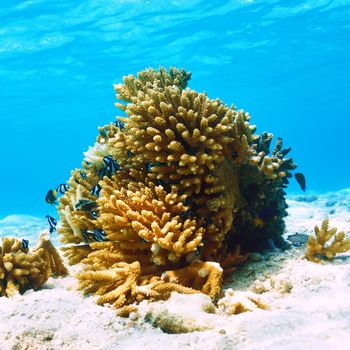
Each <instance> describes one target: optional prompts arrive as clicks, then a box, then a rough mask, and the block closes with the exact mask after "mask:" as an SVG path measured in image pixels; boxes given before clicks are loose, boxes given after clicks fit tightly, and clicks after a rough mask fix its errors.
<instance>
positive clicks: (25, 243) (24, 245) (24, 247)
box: [22, 239, 29, 249]
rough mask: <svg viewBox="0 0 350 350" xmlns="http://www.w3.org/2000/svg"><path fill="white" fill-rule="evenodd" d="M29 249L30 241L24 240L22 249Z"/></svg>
mask: <svg viewBox="0 0 350 350" xmlns="http://www.w3.org/2000/svg"><path fill="white" fill-rule="evenodd" d="M28 247H29V241H28V240H27V239H22V248H23V249H28Z"/></svg>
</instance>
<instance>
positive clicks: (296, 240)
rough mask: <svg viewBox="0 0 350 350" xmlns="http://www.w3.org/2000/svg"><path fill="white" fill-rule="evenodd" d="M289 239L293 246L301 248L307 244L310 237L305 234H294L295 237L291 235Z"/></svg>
mask: <svg viewBox="0 0 350 350" xmlns="http://www.w3.org/2000/svg"><path fill="white" fill-rule="evenodd" d="M287 239H288V241H289V242H292V244H293V245H295V246H300V245H302V244H305V243H307V241H308V239H309V236H308V235H306V234H305V233H294V234H293V235H289V236H288V237H287Z"/></svg>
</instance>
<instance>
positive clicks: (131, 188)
mask: <svg viewBox="0 0 350 350" xmlns="http://www.w3.org/2000/svg"><path fill="white" fill-rule="evenodd" d="M127 178H128V176H127V175H126V174H124V173H123V172H120V173H119V174H118V175H114V176H112V178H111V179H109V178H105V179H104V180H103V181H102V182H101V186H102V191H101V195H100V198H99V199H98V200H97V203H98V205H99V208H100V209H99V212H100V215H99V218H98V225H99V227H101V228H102V229H103V230H104V232H105V233H106V235H107V239H108V240H111V241H117V242H118V243H119V244H120V248H121V249H122V250H130V251H137V250H139V251H142V250H149V251H151V253H152V256H151V260H152V261H153V262H154V263H155V264H156V265H166V264H168V263H169V262H170V263H175V262H177V261H179V259H180V258H182V257H184V256H186V255H187V254H189V253H191V252H193V251H196V250H197V249H198V248H199V247H200V246H201V241H202V236H203V231H204V229H203V228H202V227H200V226H199V225H198V223H197V221H196V220H195V219H194V218H191V217H186V216H185V217H183V214H184V213H186V210H187V209H188V208H186V207H185V206H184V204H183V199H184V196H179V195H178V194H177V191H176V190H175V189H174V188H173V189H172V191H171V192H166V191H165V189H164V188H163V187H162V186H156V185H154V184H153V183H152V182H148V183H147V184H144V183H142V182H136V181H132V178H130V179H128V181H125V179H127ZM124 186H125V187H124Z"/></svg>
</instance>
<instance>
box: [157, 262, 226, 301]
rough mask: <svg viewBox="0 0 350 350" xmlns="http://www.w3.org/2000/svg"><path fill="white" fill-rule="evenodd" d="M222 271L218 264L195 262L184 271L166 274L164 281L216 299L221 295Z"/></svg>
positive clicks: (164, 274) (167, 272) (178, 270)
mask: <svg viewBox="0 0 350 350" xmlns="http://www.w3.org/2000/svg"><path fill="white" fill-rule="evenodd" d="M222 271H223V270H222V268H221V266H220V264H218V263H216V262H212V261H207V262H203V261H200V260H195V261H193V262H192V263H191V264H190V265H188V266H186V267H184V268H182V269H177V270H173V271H166V272H164V273H163V274H162V280H163V281H167V282H171V283H177V284H180V285H183V286H188V287H189V286H190V287H191V288H193V289H197V290H200V291H201V292H202V293H204V294H207V295H209V296H210V297H211V298H212V299H215V298H217V297H218V296H219V294H220V290H221V283H222Z"/></svg>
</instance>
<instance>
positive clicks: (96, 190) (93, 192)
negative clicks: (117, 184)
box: [91, 184, 101, 197]
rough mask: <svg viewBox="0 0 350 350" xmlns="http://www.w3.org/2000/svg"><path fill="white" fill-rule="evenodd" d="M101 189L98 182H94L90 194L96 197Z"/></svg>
mask: <svg viewBox="0 0 350 350" xmlns="http://www.w3.org/2000/svg"><path fill="white" fill-rule="evenodd" d="M100 191H101V186H100V185H99V184H96V185H95V186H94V187H93V188H92V189H91V194H92V195H94V196H96V197H98V196H99V195H100Z"/></svg>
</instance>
